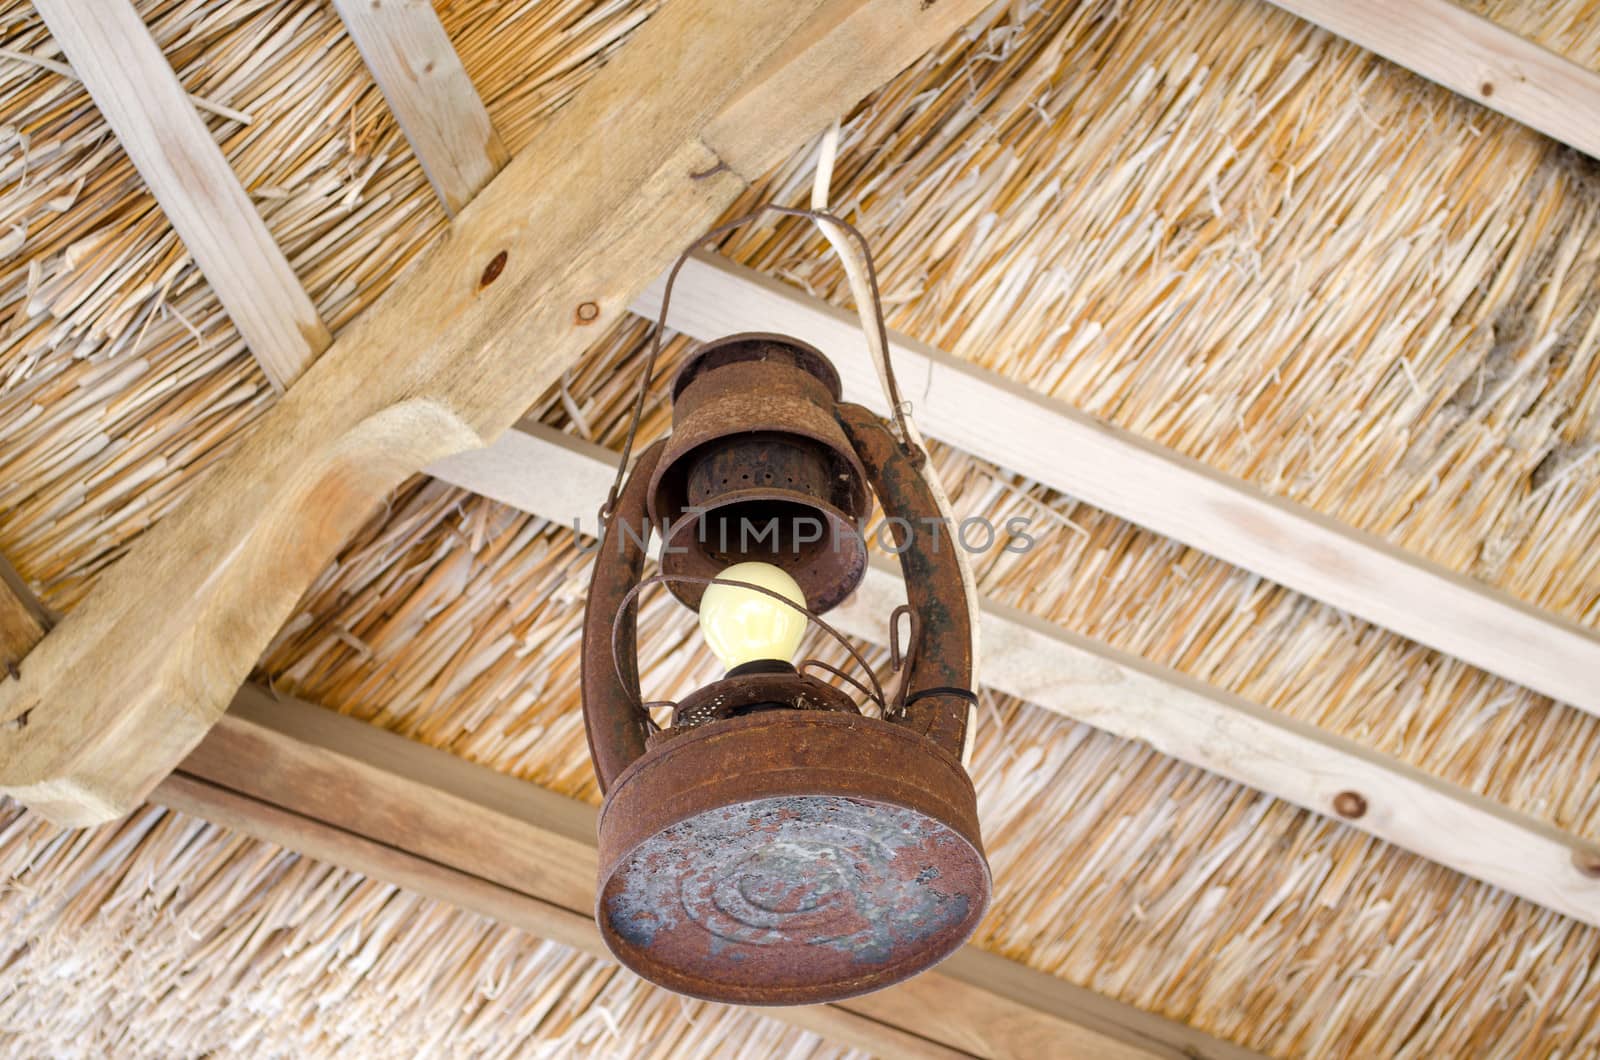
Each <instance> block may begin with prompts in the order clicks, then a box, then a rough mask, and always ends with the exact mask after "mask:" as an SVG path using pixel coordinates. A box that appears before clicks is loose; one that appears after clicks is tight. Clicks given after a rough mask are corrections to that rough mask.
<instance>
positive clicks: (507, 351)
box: [0, 0, 985, 824]
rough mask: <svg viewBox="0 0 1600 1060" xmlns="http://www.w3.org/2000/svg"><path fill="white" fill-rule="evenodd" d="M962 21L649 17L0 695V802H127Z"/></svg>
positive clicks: (92, 809) (858, 11) (847, 6)
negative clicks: (445, 492) (424, 474)
mask: <svg viewBox="0 0 1600 1060" xmlns="http://www.w3.org/2000/svg"><path fill="white" fill-rule="evenodd" d="M107 2H109V0H107ZM984 6H985V3H984V2H982V0H943V2H941V3H938V4H933V5H927V4H924V3H921V2H920V0H890V2H879V3H862V2H860V0H849V2H846V0H809V2H803V3H802V2H796V3H789V4H770V5H769V4H748V3H744V2H742V0H672V2H670V3H668V4H667V5H666V6H665V7H664V8H663V9H662V10H661V11H660V12H659V13H658V14H656V15H655V17H653V18H652V19H651V20H650V21H649V22H648V23H647V24H646V25H645V26H644V27H642V28H641V29H640V30H639V31H638V33H637V34H635V36H634V38H633V39H632V40H630V42H629V43H628V45H627V47H625V48H624V49H622V51H621V52H620V53H619V55H618V57H617V58H616V59H614V60H613V61H612V62H610V63H608V64H607V65H606V66H605V67H604V68H603V69H602V70H600V71H599V72H598V73H597V74H596V75H595V76H594V78H593V79H592V80H591V81H590V82H589V84H588V85H587V86H586V87H585V88H584V89H583V90H582V91H581V92H580V93H579V94H578V95H577V96H575V97H574V99H573V100H572V102H571V103H569V104H568V105H567V106H565V107H563V108H562V109H561V110H560V111H559V112H557V113H556V114H555V115H554V116H552V117H551V119H550V120H549V121H548V122H547V123H546V124H545V125H544V126H543V127H542V130H541V132H540V134H539V137H538V143H539V144H540V145H543V148H542V149H535V150H531V151H525V152H523V153H521V154H520V155H518V156H517V157H516V158H514V159H513V160H512V161H511V162H510V164H508V165H507V166H506V168H505V169H504V170H502V171H501V173H500V175H499V176H497V177H496V178H495V179H494V180H493V181H491V182H490V183H489V184H488V185H487V186H486V187H485V188H484V189H483V191H482V192H480V193H479V195H478V196H477V198H476V199H474V200H473V201H472V203H470V204H469V205H468V207H467V209H465V210H464V211H462V213H461V215H460V216H459V217H457V218H456V219H455V221H454V223H453V224H452V225H451V227H450V229H449V231H448V232H447V233H446V234H445V235H444V236H443V237H442V238H441V239H440V240H439V241H438V242H437V243H436V244H435V245H434V246H433V247H432V248H431V249H430V250H428V251H427V252H426V253H424V254H423V255H422V256H421V257H420V258H419V259H418V260H417V262H416V263H414V265H413V266H412V267H411V268H410V269H408V270H407V272H406V273H405V274H404V275H403V276H402V277H401V278H400V279H399V280H397V281H396V282H395V284H394V285H393V286H392V287H390V288H389V290H388V291H387V292H385V294H384V295H383V296H382V297H381V298H380V299H379V300H378V301H377V303H376V304H375V305H374V306H373V307H372V308H371V309H369V310H368V311H367V312H365V313H363V314H362V315H361V316H360V317H358V318H357V319H356V320H355V321H353V322H352V323H351V324H350V326H349V327H348V328H347V329H346V330H345V331H344V332H343V333H342V334H341V335H340V336H339V337H338V339H337V340H336V341H335V342H334V344H333V345H332V346H331V347H329V349H328V351H327V352H326V353H324V354H323V355H322V356H321V357H320V358H319V359H318V360H317V361H316V362H314V363H313V364H312V366H311V367H310V368H309V369H308V370H307V371H306V373H305V375H304V376H302V378H301V380H300V382H299V383H298V384H297V385H296V386H295V387H293V388H292V389H291V390H290V391H289V393H288V394H287V396H286V397H285V398H284V399H283V400H282V401H281V402H280V403H279V404H278V405H276V406H275V407H274V408H272V409H271V410H269V411H268V412H267V413H266V414H265V415H263V416H262V418H261V419H260V420H259V421H257V422H256V424H255V425H254V426H253V427H252V428H251V429H250V430H249V431H248V432H247V433H246V435H245V437H243V438H241V439H240V441H239V443H238V447H237V448H236V449H235V450H234V452H233V453H232V454H231V455H230V456H229V457H228V458H227V459H226V460H224V461H222V462H220V463H219V464H218V465H217V466H216V467H215V468H214V469H213V470H212V471H211V472H210V473H209V474H208V475H207V476H206V478H205V479H204V481H202V482H201V483H199V484H198V485H197V487H196V488H195V490H194V492H193V493H191V494H190V495H189V497H188V498H187V500H186V501H185V503H184V504H183V505H182V506H181V507H180V508H179V509H178V510H177V511H175V512H174V513H173V514H171V515H170V516H168V517H167V518H165V519H163V520H162V521H161V522H160V523H158V524H157V525H156V526H155V527H154V528H152V529H151V530H150V531H149V532H147V533H146V534H145V535H144V536H143V537H142V538H141V539H140V540H139V541H138V542H137V543H136V545H135V546H134V548H133V549H132V550H131V551H130V553H129V555H128V556H127V557H126V558H124V559H123V560H122V561H120V562H119V563H118V564H117V565H116V566H114V567H113V568H111V569H110V570H109V571H107V572H106V574H105V575H104V576H102V578H101V579H100V581H99V583H98V584H97V586H96V587H95V590H94V591H93V592H92V593H91V594H90V596H89V598H88V599H86V600H85V602H84V603H83V605H82V606H81V607H80V608H78V609H77V610H76V611H74V612H73V614H72V615H71V616H70V617H69V618H68V619H67V620H66V621H65V622H63V623H62V624H61V625H60V626H59V627H57V628H56V629H55V630H54V631H52V632H51V633H50V635H49V636H47V637H46V638H45V639H44V640H43V641H42V642H41V643H40V644H39V646H38V647H37V648H35V649H34V650H33V651H32V652H31V653H29V655H28V657H27V658H26V659H25V660H24V662H23V666H22V677H21V680H20V681H11V682H8V683H6V684H5V685H4V686H0V791H5V792H7V793H9V794H12V795H14V796H16V797H18V798H19V799H21V800H22V801H23V802H26V803H28V804H29V805H31V806H34V807H35V808H36V809H39V810H41V811H43V812H44V813H46V814H47V815H48V816H50V817H52V818H53V819H54V820H56V821H58V822H59V823H63V824H90V823H94V822H97V821H102V820H106V819H108V818H110V817H114V816H117V815H119V814H121V813H123V812H126V811H127V810H128V809H129V808H131V807H132V806H133V805H135V804H136V803H137V802H138V800H139V799H140V798H141V797H142V796H143V795H144V794H145V793H146V792H148V791H149V790H150V789H151V788H152V787H153V786H154V785H155V784H156V783H157V782H158V781H159V780H160V779H161V777H162V776H164V775H165V774H166V773H167V772H168V771H169V770H170V769H171V768H172V766H173V765H174V764H175V763H176V762H177V761H178V760H179V759H180V758H181V757H182V756H183V754H184V753H185V752H186V751H188V750H189V748H191V747H193V746H194V744H195V743H196V742H198V741H199V739H200V738H201V737H202V736H203V735H204V734H205V732H206V730H207V729H208V728H209V727H210V726H211V724H212V723H213V722H214V721H215V720H216V718H217V717H219V716H220V715H221V713H222V711H223V710H224V709H225V708H226V705H227V703H228V700H229V699H230V698H231V696H232V695H233V693H234V691H235V690H236V689H237V688H238V686H239V683H240V682H241V681H242V680H243V679H244V677H245V676H246V674H247V673H248V672H249V669H250V667H251V666H252V665H253V664H254V662H255V660H256V659H257V658H258V657H259V655H260V653H261V651H262V649H263V648H264V647H265V645H266V644H267V642H268V641H269V640H270V639H271V637H272V635H273V634H274V633H275V632H276V631H277V629H278V627H279V626H280V625H281V624H282V622H283V620H284V619H285V618H286V617H287V615H288V613H289V611H290V609H291V608H292V607H293V606H294V604H295V602H296V601H297V600H298V599H299V597H300V595H301V594H302V593H303V592H304V590H305V589H306V587H307V586H308V585H310V583H311V581H312V579H314V578H315V577H316V576H317V574H319V573H320V572H321V571H322V570H323V569H324V568H325V567H326V566H327V564H328V563H329V562H330V561H331V560H332V558H333V557H334V556H335V555H336V553H337V552H338V549H339V548H340V546H341V545H342V544H343V543H344V541H345V540H346V539H347V538H348V537H349V535H350V534H351V533H353V532H354V531H355V529H356V528H357V527H358V526H359V525H360V524H361V522H362V521H364V520H365V519H366V518H367V517H368V516H369V515H370V513H371V512H372V511H373V510H375V509H376V507H377V506H378V505H379V504H380V503H381V501H382V498H383V497H384V496H385V495H386V494H387V493H388V492H389V491H390V490H391V489H393V488H394V487H395V486H396V485H398V484H399V483H400V482H401V481H402V480H403V479H404V478H405V477H406V476H407V475H409V474H411V473H413V472H414V471H416V470H418V469H420V468H422V467H424V466H426V465H427V464H429V463H431V462H432V461H435V460H438V459H440V458H441V457H443V456H445V455H447V454H448V453H451V452H455V451H458V450H461V449H466V448H472V447H475V446H480V445H482V444H483V443H484V442H485V441H486V440H488V439H492V438H493V437H495V436H496V435H498V434H499V433H500V432H501V431H503V430H504V429H505V428H507V427H508V426H510V425H511V424H512V423H514V422H515V421H516V419H517V417H518V416H519V415H520V414H521V413H522V411H523V410H524V409H526V408H527V407H528V405H529V404H531V403H532V401H533V400H534V399H535V398H536V397H537V396H538V395H539V394H540V393H541V392H542V391H543V390H544V389H545V388H546V387H547V386H548V385H549V384H550V383H552V382H554V380H555V379H556V377H557V376H558V375H559V373H560V371H561V370H562V369H563V368H564V367H565V366H566V365H567V364H569V363H571V361H572V360H573V359H575V358H576V357H577V356H578V355H579V354H580V353H581V352H582V351H583V349H584V348H585V347H586V346H587V345H588V343H589V342H590V341H591V339H592V337H593V336H594V335H596V334H598V333H599V331H600V329H602V328H604V327H605V326H606V325H607V324H608V323H610V322H611V321H614V320H615V319H616V318H617V317H618V315H620V314H621V313H622V312H623V311H624V310H625V308H626V306H627V304H628V302H629V300H630V299H631V298H633V297H634V296H635V295H636V294H637V293H638V291H639V290H640V289H641V288H643V287H644V285H645V284H647V283H648V282H649V280H650V279H651V277H653V276H654V275H655V274H656V273H657V272H659V271H660V270H661V269H662V268H663V267H665V265H666V263H667V261H668V260H670V258H671V257H672V255H673V253H674V252H675V251H676V250H677V249H678V248H679V247H681V246H682V244H683V243H685V242H686V241H687V240H688V239H689V238H691V237H692V236H693V235H694V234H695V233H697V232H700V231H703V230H704V229H705V228H707V227H708V226H709V225H710V224H711V223H712V222H713V221H714V220H715V219H716V217H717V215H718V214H720V213H721V212H722V211H723V210H725V209H726V208H727V207H728V206H730V205H731V204H732V203H733V202H734V201H735V200H736V199H737V197H738V196H739V194H740V193H741V192H742V191H743V190H744V189H745V188H746V187H748V185H749V182H750V181H751V180H753V179H755V178H756V177H758V176H760V174H761V173H762V172H763V171H764V167H765V166H766V165H767V164H768V163H769V162H770V161H771V159H772V158H773V157H774V156H778V157H781V156H782V155H784V154H787V153H788V152H790V151H792V150H794V149H795V148H796V147H797V146H799V145H800V144H801V143H803V142H804V141H805V140H806V139H807V138H808V137H810V136H812V135H814V134H815V133H816V132H817V131H818V130H819V129H820V128H821V127H822V126H823V125H824V124H826V122H828V121H829V120H831V119H832V118H833V116H834V115H835V114H837V113H838V112H839V111H841V110H843V109H845V108H847V107H848V106H850V105H851V104H852V103H853V102H854V101H855V100H857V99H859V98H860V97H861V96H862V95H864V94H865V93H866V92H868V91H870V90H871V89H872V88H874V87H875V86H876V85H878V84H879V83H881V82H882V81H883V80H885V79H886V78H887V77H889V76H890V75H892V74H893V73H895V72H897V71H898V70H900V69H901V68H903V67H904V66H905V65H907V64H908V63H909V62H911V61H912V60H913V59H915V58H916V57H917V56H918V55H920V54H921V52H923V51H925V50H926V49H927V48H929V47H931V46H933V45H935V44H937V43H940V42H942V41H943V40H945V39H947V38H948V37H949V36H950V35H951V34H952V33H953V32H954V31H955V30H956V29H957V28H959V27H960V26H961V25H962V24H963V23H964V22H965V21H966V20H967V19H968V18H970V17H971V16H973V15H975V14H976V13H978V12H979V11H981V10H982V8H983V7H984ZM140 32H144V31H143V29H142V27H141V29H140ZM183 106H184V107H186V108H187V107H188V106H189V104H188V103H187V101H186V100H185V101H184V103H183ZM597 130H604V133H605V134H604V135H596V132H597ZM551 145H555V146H556V147H557V148H559V149H550V148H551ZM580 308H581V309H582V310H583V311H582V312H578V310H579V309H580ZM7 723H9V724H7Z"/></svg>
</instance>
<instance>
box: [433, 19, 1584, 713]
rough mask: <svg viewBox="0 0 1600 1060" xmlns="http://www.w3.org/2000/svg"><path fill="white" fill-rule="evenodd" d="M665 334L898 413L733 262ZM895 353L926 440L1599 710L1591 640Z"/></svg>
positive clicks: (1101, 427) (911, 354)
mask: <svg viewBox="0 0 1600 1060" xmlns="http://www.w3.org/2000/svg"><path fill="white" fill-rule="evenodd" d="M1402 6H1403V5H1402ZM1597 113H1600V111H1597ZM1596 128H1600V123H1597V125H1596ZM660 288H661V285H660V283H659V281H658V282H657V283H656V284H655V285H653V286H652V287H651V288H650V289H649V290H648V291H646V292H645V293H644V294H643V295H641V296H640V297H639V298H638V299H635V301H634V303H633V309H634V311H635V312H637V313H639V314H641V315H643V316H647V317H651V318H654V317H655V316H656V315H657V314H658V313H659V312H660V307H661V293H660ZM668 324H669V326H670V327H672V328H674V329H677V330H681V331H683V332H686V333H687V334H689V335H692V336H694V337H695V338H699V339H710V338H716V337H720V336H722V335H729V334H732V333H734V332H738V331H752V330H756V331H778V332H783V333H785V334H789V335H794V336H796V337H798V338H801V339H804V340H805V341H807V342H810V343H812V344H813V345H815V346H817V347H818V348H819V349H821V350H822V351H823V352H824V353H826V354H828V355H829V357H831V358H832V360H833V362H834V364H835V365H836V366H837V367H838V369H839V373H840V375H841V377H842V378H843V380H844V389H845V396H846V397H847V398H849V399H850V400H853V401H859V402H861V403H863V404H866V405H869V406H871V407H873V408H876V409H877V410H878V411H879V412H885V411H887V405H886V404H885V403H884V400H883V397H882V392H881V389H880V387H879V385H878V381H877V376H876V374H875V370H874V369H873V367H872V365H871V363H870V362H869V360H868V358H867V356H866V354H865V353H864V352H863V349H862V345H861V336H860V325H859V324H858V323H857V320H856V316H855V314H853V313H847V312H844V311H843V310H839V309H836V308H834V307H833V306H830V305H828V304H827V303H826V302H823V301H821V300H820V299H816V298H812V297H811V296H809V295H807V294H805V293H804V292H802V291H799V290H796V289H795V288H793V287H790V286H788V285H786V284H783V283H780V282H778V281H776V280H772V279H769V278H767V277H765V276H762V275H760V274H759V273H756V272H753V271H751V270H749V269H745V268H742V267H740V266H738V265H735V264H733V263H732V262H729V261H727V260H726V259H723V258H718V257H714V256H700V257H697V258H695V259H694V260H692V261H691V262H690V263H689V264H687V265H686V266H685V267H684V269H683V272H682V273H681V274H680V275H679V278H678V284H677V287H676V288H675V289H674V290H673V294H672V319H671V320H670V321H669V322H668ZM890 347H891V351H892V355H893V357H894V360H895V365H896V368H897V369H898V371H899V373H900V377H901V379H903V380H915V383H913V384H911V386H910V389H909V391H908V393H910V394H912V395H913V397H912V401H913V405H914V406H915V411H916V416H917V420H918V423H919V425H920V426H921V427H922V428H923V430H924V431H925V432H926V433H928V434H929V435H931V436H933V437H935V438H939V439H941V440H943V441H946V442H949V443H950V444H951V445H954V446H957V447H959V448H961V449H964V450H966V451H967V452H969V453H971V454H973V455H974V456H977V457H980V458H982V459H984V460H989V461H992V462H993V463H996V464H999V465H1000V466H1001V467H1004V468H1008V469H1010V470H1012V471H1015V472H1018V473H1020V474H1023V475H1026V476H1027V477H1028V478H1031V479H1034V480H1035V481H1037V482H1040V483H1042V484H1043V485H1046V486H1049V487H1051V488H1052V489H1056V490H1059V491H1061V492H1063V493H1067V494H1070V495H1071V496H1073V497H1077V498H1080V499H1082V500H1084V501H1087V502H1088V503H1090V504H1093V505H1095V506H1096V507H1099V508H1103V509H1105V510H1106V511H1108V512H1110V513H1112V514H1113V515H1116V516H1118V517H1120V518H1123V519H1127V520H1128V521H1130V522H1134V523H1138V524H1139V525H1140V526H1144V527H1148V528H1149V529H1151V530H1154V531H1156V532H1157V533H1159V534H1164V535H1166V536H1167V537H1170V538H1173V539H1174V540H1177V541H1181V542H1183V543H1184V544H1186V545H1190V546H1192V547H1194V548H1197V549H1200V550H1201V551H1202V552H1209V553H1210V554H1211V555H1213V556H1216V557H1218V558H1220V559H1223V560H1225V561H1227V562H1229V563H1232V564H1234V565H1235V566H1238V567H1243V568H1244V569H1245V570H1249V571H1253V572H1255V573H1257V574H1260V575H1263V576H1264V577H1266V578H1269V579H1271V580H1272V581H1275V582H1277V583H1279V584H1280V585H1285V586H1288V587H1289V588H1291V589H1294V590H1296V591H1297V592H1302V593H1305V594H1306V595H1307V596H1311V597H1314V598H1316V599H1318V600H1322V601H1324V602H1326V603H1329V604H1332V605H1333V606H1334V607H1337V608H1340V609H1341V610H1344V611H1348V612H1350V613H1351V614H1353V615H1356V616H1358V617H1360V618H1363V619H1365V620H1367V621H1368V622H1372V623H1374V624H1376V625H1379V626H1383V627H1385V628H1387V629H1391V630H1394V631H1395V632H1396V633H1399V634H1400V635H1401V636H1404V637H1409V638H1410V639H1412V640H1415V641H1417V642H1418V643H1421V644H1425V645H1427V646H1428V647H1430V648H1434V649H1436V650H1438V651H1442V652H1445V653H1446V654H1449V655H1454V656H1455V657H1456V658H1458V659H1461V660H1463V661H1465V662H1468V663H1471V664H1472V665H1473V666H1477V667H1480V668H1481V669H1484V670H1487V671H1489V672H1490V673H1493V674H1498V675H1499V676H1501V677H1504V678H1506V679H1508V680H1511V681H1515V682H1517V683H1518V684H1522V685H1526V686H1527V687H1529V688H1531V689H1533V690H1534V691H1536V692H1541V693H1543V694H1544V695H1547V696H1550V697H1552V698H1554V699H1558V700H1561V701H1563V702H1566V703H1570V704H1572V705H1573V706H1575V707H1578V708H1579V709H1581V710H1585V711H1588V712H1589V713H1591V714H1600V680H1596V679H1595V675H1596V674H1600V635H1596V634H1595V633H1594V632H1593V631H1591V630H1588V629H1585V628H1584V627H1582V626H1580V625H1578V624H1577V623H1575V622H1571V621H1568V620H1567V619H1564V618H1561V617H1560V616H1558V615H1553V614H1550V613H1549V612H1547V611H1543V610H1540V609H1539V608H1536V607H1533V606H1530V605H1528V604H1525V603H1523V602H1522V601H1520V600H1517V599H1515V598H1513V597H1512V596H1510V595H1508V594H1506V593H1502V592H1499V591H1497V590H1495V589H1491V588H1489V587H1488V586H1486V585H1484V584H1482V583H1481V582H1476V581H1474V580H1472V579H1471V578H1468V577H1466V576H1464V575H1461V574H1457V573H1456V572H1454V571H1451V570H1448V569H1446V568H1444V567H1441V566H1439V565H1438V564H1436V563H1431V562H1429V561H1427V560H1424V559H1422V558H1420V557H1418V556H1415V555H1412V554H1411V553H1408V552H1406V551H1404V550H1403V549H1400V548H1396V547H1395V546H1393V545H1390V544H1388V543H1387V542H1384V541H1382V540H1381V539H1379V538H1377V537H1375V536H1373V535H1371V534H1365V533H1362V532H1361V531H1358V530H1355V529H1353V528H1351V527H1349V526H1346V525H1344V524H1342V523H1340V522H1338V521H1337V520H1334V519H1330V518H1328V517H1326V516H1323V515H1320V514H1318V513H1317V512H1314V511H1312V510H1311V509H1309V508H1306V507H1305V506H1303V505H1299V504H1295V503H1293V502H1292V501H1286V500H1284V499H1282V498H1280V497H1274V496H1273V495H1271V494H1269V493H1267V492H1265V491H1264V490H1261V489H1258V488H1256V487H1254V486H1251V485H1249V484H1248V483H1245V482H1242V481H1240V480H1239V479H1236V478H1233V477H1231V476H1228V475H1224V474H1222V473H1221V472H1218V471H1215V470H1213V469H1212V468H1209V467H1207V466H1206V465H1204V464H1202V463H1200V462H1199V461H1197V460H1191V459H1189V458H1188V457H1185V456H1181V455H1179V454H1177V453H1174V452H1172V451H1171V450H1170V449H1166V448H1163V447H1162V446H1159V445H1156V444H1154V443H1152V442H1149V441H1146V440H1145V439H1143V438H1140V437H1138V436H1137V435H1134V434H1131V433H1129V432H1127V431H1123V430H1120V429H1118V428H1116V427H1112V426H1109V425H1107V424H1105V423H1102V422H1100V421H1098V420H1096V419H1094V418H1093V417H1091V416H1089V415H1087V414H1086V413H1083V412H1080V411H1078V410H1077V409H1074V408H1072V407H1071V406H1070V405H1067V404H1066V403H1065V402H1062V401H1057V400H1054V399H1052V398H1049V397H1046V396H1044V395H1043V394H1039V393H1037V392H1035V391H1032V390H1029V389H1028V388H1026V387H1023V386H1020V385H1018V384H1016V383H1013V382H1011V381H1010V380H1007V379H1005V378H1004V377H1002V376H1000V375H998V374H996V373H994V372H989V371H985V370H984V369H982V368H978V367H976V366H975V365H972V364H968V363H966V362H964V361H961V360H959V359H958V358H956V357H952V356H951V355H950V354H948V353H945V352H944V351H942V350H938V349H935V348H934V347H932V346H928V345H926V344H924V343H920V342H917V341H915V340H914V339H910V338H907V337H906V336H903V335H898V334H893V333H891V334H890ZM514 444H515V443H514V442H512V443H508V445H514ZM468 459H478V458H468ZM482 459H485V460H489V459H492V458H490V457H484V458H482ZM457 466H459V465H457ZM488 470H489V469H487V468H486V469H485V473H486V474H487V473H488Z"/></svg>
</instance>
